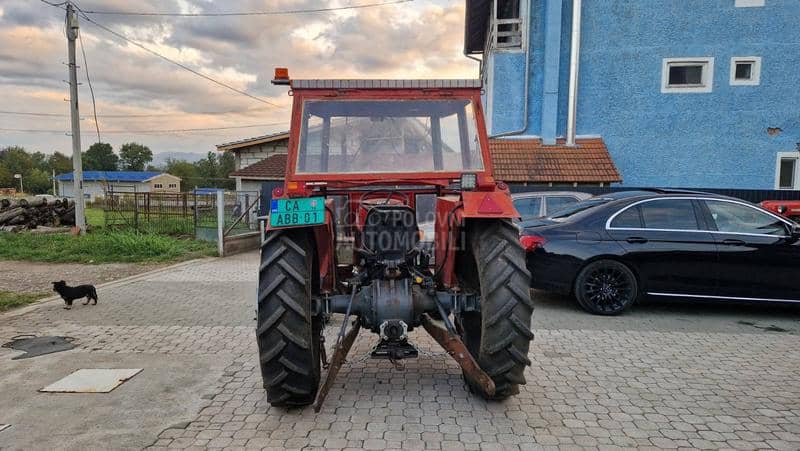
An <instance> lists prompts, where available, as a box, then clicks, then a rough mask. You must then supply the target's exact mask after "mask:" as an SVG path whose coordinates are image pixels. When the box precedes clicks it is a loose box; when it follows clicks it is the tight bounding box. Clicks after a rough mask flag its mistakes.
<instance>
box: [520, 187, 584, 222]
mask: <svg viewBox="0 0 800 451" xmlns="http://www.w3.org/2000/svg"><path fill="white" fill-rule="evenodd" d="M590 197H592V195H591V194H588V193H582V192H578V191H536V192H529V193H517V194H512V195H511V199H513V201H514V208H516V209H517V211H518V212H519V214H520V215H522V220H523V221H525V220H528V219H533V218H541V217H543V216H549V215H551V214H552V213H555V212H556V211H558V210H561V209H562V208H564V207H568V206H570V205H572V204H574V203H578V202H580V201H582V200H586V199H588V198H590Z"/></svg>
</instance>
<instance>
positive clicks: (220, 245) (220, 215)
mask: <svg viewBox="0 0 800 451" xmlns="http://www.w3.org/2000/svg"><path fill="white" fill-rule="evenodd" d="M224 229H225V192H224V191H222V190H218V191H217V252H218V253H219V256H220V257H224V256H225V234H224V233H223V232H224Z"/></svg>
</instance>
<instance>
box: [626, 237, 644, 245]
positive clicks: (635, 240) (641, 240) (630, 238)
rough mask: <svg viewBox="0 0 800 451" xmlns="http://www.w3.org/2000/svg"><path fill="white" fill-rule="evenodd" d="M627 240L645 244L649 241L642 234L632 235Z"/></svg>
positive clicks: (632, 242)
mask: <svg viewBox="0 0 800 451" xmlns="http://www.w3.org/2000/svg"><path fill="white" fill-rule="evenodd" d="M625 241H627V242H629V243H631V244H644V243H646V242H647V238H642V237H640V236H631V237H628V238H626V239H625Z"/></svg>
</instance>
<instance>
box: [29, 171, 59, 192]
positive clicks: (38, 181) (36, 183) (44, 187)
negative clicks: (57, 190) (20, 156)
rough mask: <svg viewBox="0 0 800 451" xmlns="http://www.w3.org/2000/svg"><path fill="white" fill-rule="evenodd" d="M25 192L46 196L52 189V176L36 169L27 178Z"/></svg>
mask: <svg viewBox="0 0 800 451" xmlns="http://www.w3.org/2000/svg"><path fill="white" fill-rule="evenodd" d="M24 182H25V192H27V193H30V194H45V193H47V192H49V191H50V190H51V188H52V186H53V185H52V181H51V180H50V174H48V173H47V171H44V170H42V169H38V168H37V169H34V170H32V171H31V172H30V173H29V174H27V177H25V181H24Z"/></svg>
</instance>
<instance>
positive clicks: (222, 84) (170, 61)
mask: <svg viewBox="0 0 800 451" xmlns="http://www.w3.org/2000/svg"><path fill="white" fill-rule="evenodd" d="M78 11H80V12H81V13H83V11H81V10H80V9H78ZM81 15H82V16H83V18H84V19H86V20H87V21H88V22H90V23H91V24H93V25H95V26H96V27H98V28H100V29H101V30H105V31H106V32H108V33H111V34H112V35H114V36H116V37H118V38H120V39H122V40H124V41H126V42H129V43H131V44H133V45H135V46H136V47H139V48H140V49H142V50H144V51H146V52H148V53H150V54H153V55H155V56H157V57H159V58H161V59H163V60H164V61H167V62H169V63H172V64H174V65H176V66H178V67H180V68H181V69H183V70H186V71H188V72H191V73H193V74H195V75H197V76H198V77H201V78H204V79H206V80H208V81H210V82H212V83H214V84H216V85H218V86H221V87H223V88H226V89H229V90H231V91H233V92H236V93H239V94H241V95H243V96H245V97H249V98H251V99H253V100H255V101H258V102H261V103H266V104H267V105H272V106H274V107H276V108H280V107H281V106H280V105H278V104H276V103H273V102H270V101H269V100H265V99H262V98H261V97H257V96H254V95H253V94H250V93H248V92H245V91H242V90H241V89H237V88H234V87H233V86H231V85H229V84H227V83H225V82H222V81H219V80H217V79H215V78H213V77H210V76H208V75H206V74H204V73H202V72H200V71H197V70H194V69H192V68H191V67H189V66H187V65H185V64H182V63H179V62H178V61H175V60H173V59H172V58H169V57H167V56H164V55H162V54H160V53H158V52H156V51H155V50H153V49H151V48H149V47H147V46H145V45H143V44H141V43H139V42H138V41H134V40H133V39H131V38H129V37H127V36H125V35H124V34H122V33H119V32H117V31H115V30H112V29H111V28H108V27H106V26H105V25H103V24H101V23H98V22H97V21H95V20H94V19H92V18H91V17H89V16H88V15H86V14H81Z"/></svg>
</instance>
